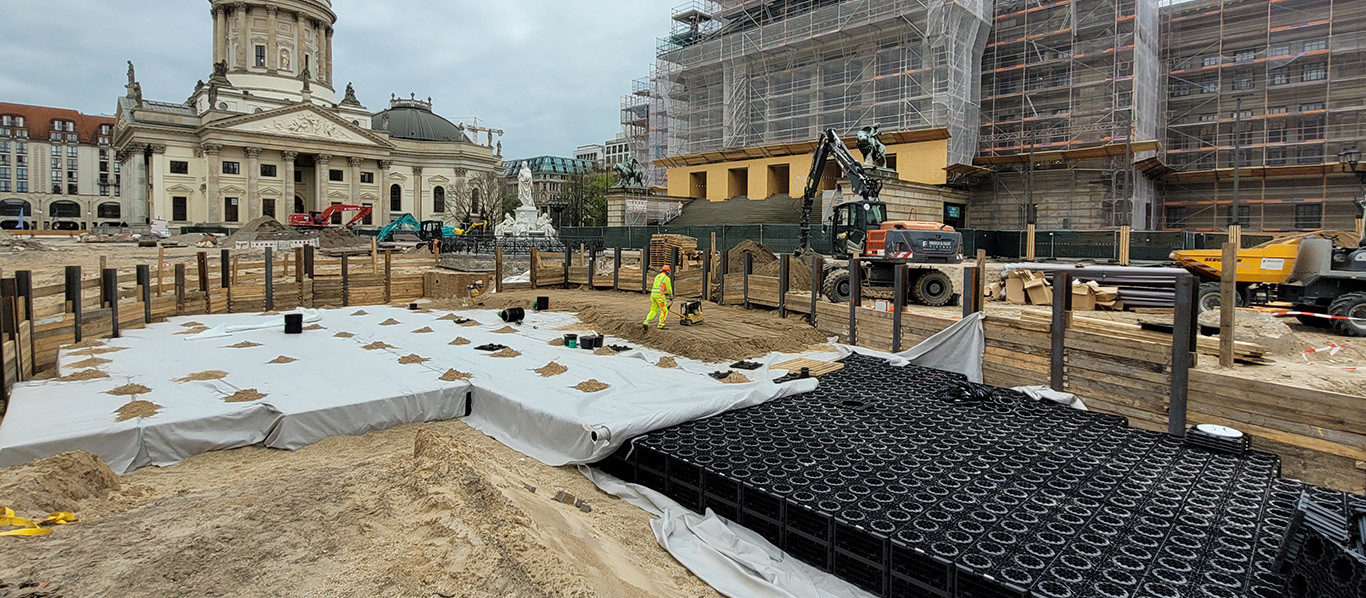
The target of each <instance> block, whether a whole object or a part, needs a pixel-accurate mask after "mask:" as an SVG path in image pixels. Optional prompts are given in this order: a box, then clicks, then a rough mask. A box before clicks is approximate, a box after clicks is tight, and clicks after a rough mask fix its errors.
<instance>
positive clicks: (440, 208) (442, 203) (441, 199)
mask: <svg viewBox="0 0 1366 598" xmlns="http://www.w3.org/2000/svg"><path fill="white" fill-rule="evenodd" d="M432 211H433V212H435V213H437V214H440V213H442V212H445V211H446V188H445V187H440V186H438V187H437V188H435V189H432Z"/></svg>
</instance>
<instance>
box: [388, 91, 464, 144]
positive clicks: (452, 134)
mask: <svg viewBox="0 0 1366 598" xmlns="http://www.w3.org/2000/svg"><path fill="white" fill-rule="evenodd" d="M370 126H371V128H373V129H375V130H376V131H384V132H386V133H388V134H389V136H390V137H393V138H395V139H408V140H412V141H445V142H452V143H453V142H462V141H469V138H468V137H466V136H465V131H464V129H462V128H461V127H459V126H457V125H455V124H452V123H451V121H448V120H446V119H444V118H442V117H441V116H440V115H438V114H437V113H435V112H432V104H431V102H430V101H426V102H424V101H422V100H417V99H409V100H403V99H394V100H390V102H389V109H388V110H385V111H384V112H380V113H379V114H376V115H375V116H374V118H373V119H372V120H371V124H370Z"/></svg>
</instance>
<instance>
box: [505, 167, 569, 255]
mask: <svg viewBox="0 0 1366 598" xmlns="http://www.w3.org/2000/svg"><path fill="white" fill-rule="evenodd" d="M517 200H518V201H519V203H520V204H521V205H519V206H518V207H517V210H516V211H515V213H514V214H508V215H506V216H504V217H503V222H501V223H500V224H499V225H498V227H497V228H495V229H494V231H493V234H494V235H495V236H499V237H524V236H527V235H529V234H531V233H533V232H534V233H538V234H544V235H545V236H554V235H555V227H553V226H551V225H550V218H549V217H548V216H545V215H543V214H540V210H538V209H537V208H536V198H535V196H534V195H533V192H532V174H531V167H530V166H529V165H528V164H527V163H526V162H523V163H522V166H521V168H519V169H518V170H517Z"/></svg>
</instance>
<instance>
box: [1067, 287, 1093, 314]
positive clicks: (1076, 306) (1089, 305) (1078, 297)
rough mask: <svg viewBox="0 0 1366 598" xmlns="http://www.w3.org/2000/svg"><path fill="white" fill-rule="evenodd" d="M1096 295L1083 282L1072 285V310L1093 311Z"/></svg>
mask: <svg viewBox="0 0 1366 598" xmlns="http://www.w3.org/2000/svg"><path fill="white" fill-rule="evenodd" d="M1095 309H1096V295H1095V293H1094V292H1092V289H1091V287H1089V286H1086V285H1084V284H1076V285H1072V311H1094V310H1095Z"/></svg>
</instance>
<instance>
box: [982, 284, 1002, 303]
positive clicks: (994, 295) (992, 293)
mask: <svg viewBox="0 0 1366 598" xmlns="http://www.w3.org/2000/svg"><path fill="white" fill-rule="evenodd" d="M1004 290H1005V287H1004V286H1002V285H1001V283H999V282H993V283H991V284H989V285H987V286H986V290H985V291H984V292H983V296H985V297H986V298H987V299H991V300H1000V299H1002V298H1003V296H1002V295H1001V292H1002V291H1004Z"/></svg>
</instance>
